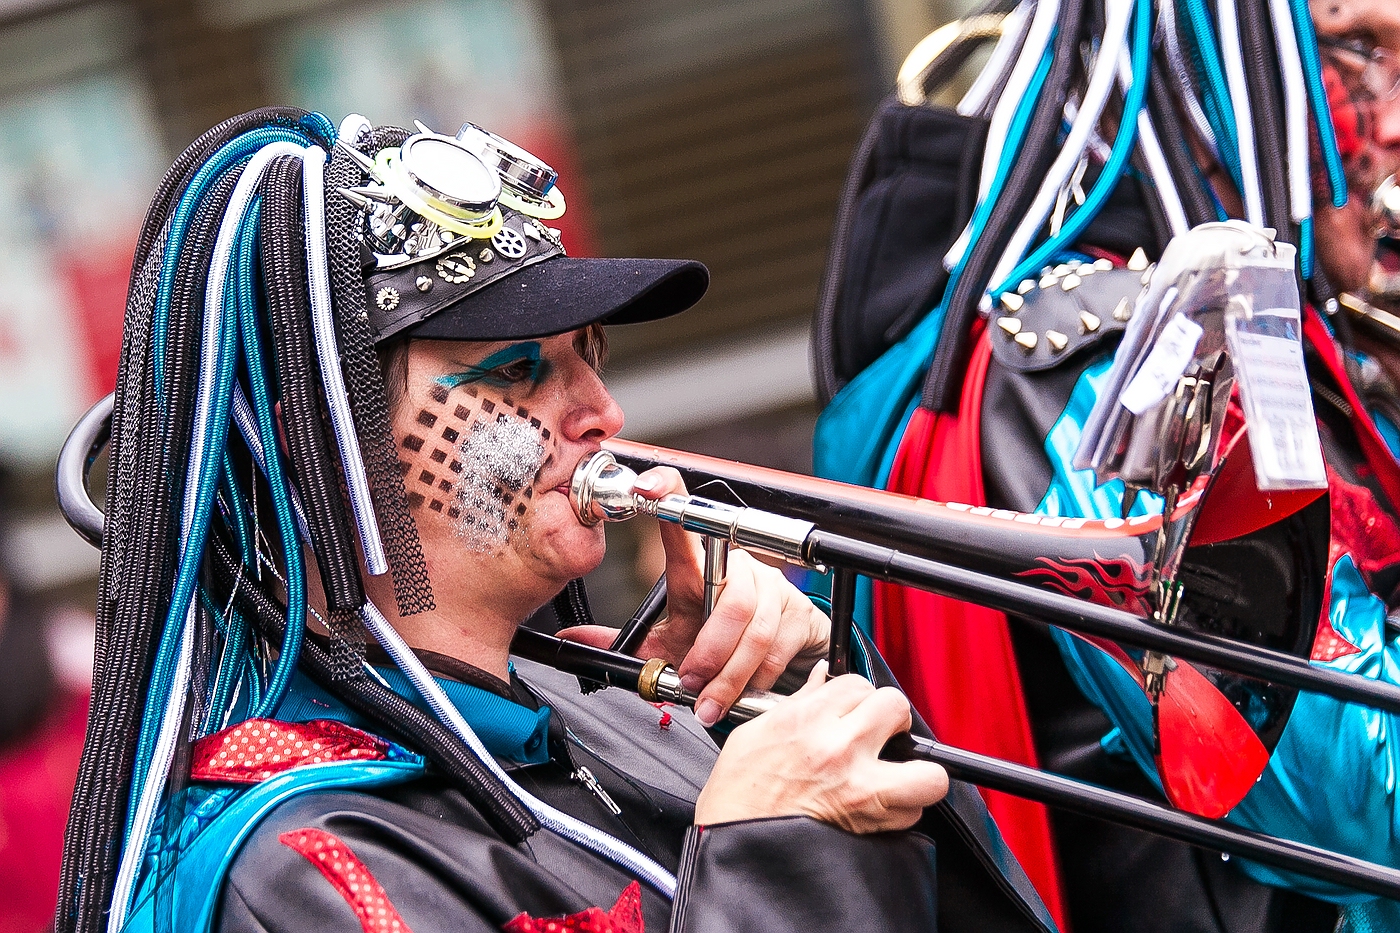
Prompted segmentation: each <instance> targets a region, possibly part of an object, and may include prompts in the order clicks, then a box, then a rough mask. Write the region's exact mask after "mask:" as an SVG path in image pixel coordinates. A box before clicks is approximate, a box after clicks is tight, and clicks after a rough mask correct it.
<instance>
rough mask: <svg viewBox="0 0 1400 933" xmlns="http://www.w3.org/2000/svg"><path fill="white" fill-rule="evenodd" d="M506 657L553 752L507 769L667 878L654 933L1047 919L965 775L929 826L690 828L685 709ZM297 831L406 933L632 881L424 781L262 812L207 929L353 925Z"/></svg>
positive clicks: (692, 780) (481, 920) (692, 787)
mask: <svg viewBox="0 0 1400 933" xmlns="http://www.w3.org/2000/svg"><path fill="white" fill-rule="evenodd" d="M516 666H517V671H518V673H519V674H520V679H519V680H518V681H517V682H516V683H515V684H514V685H513V686H514V688H515V689H516V690H517V691H519V690H521V689H525V690H528V693H529V696H520V695H519V694H518V693H517V697H518V698H520V699H523V700H526V701H527V702H528V701H531V700H533V701H534V702H541V703H547V704H548V705H549V706H550V707H551V709H552V710H553V716H552V717H551V736H550V752H551V761H550V762H549V763H548V764H545V765H538V766H531V767H523V768H517V769H515V771H514V772H513V774H512V776H513V777H514V778H515V779H516V780H517V781H519V782H520V783H521V785H522V786H524V787H525V788H526V789H528V790H529V791H530V792H531V793H534V794H536V795H537V796H539V797H541V798H542V799H544V800H546V801H547V802H549V803H550V804H552V805H553V806H556V807H558V808H560V809H562V810H565V811H566V812H568V813H570V814H572V815H574V816H575V817H577V818H579V819H582V820H585V821H587V822H589V823H591V824H593V825H595V826H597V827H599V828H601V829H604V830H606V831H607V832H609V833H611V834H613V835H614V836H616V837H618V838H619V839H622V840H623V841H626V842H628V843H630V844H631V845H633V846H636V847H637V848H639V849H641V850H642V851H644V852H646V853H647V854H648V855H650V856H651V857H652V858H654V859H656V860H657V861H658V862H660V863H661V864H663V865H666V866H667V867H668V868H669V869H671V870H673V871H675V872H676V873H677V874H678V877H679V878H680V883H681V888H680V893H679V895H678V897H677V899H676V909H675V911H674V912H673V911H672V906H671V904H670V903H668V902H667V901H666V900H665V899H664V898H663V897H662V896H661V895H659V894H658V893H657V892H655V891H653V890H651V889H650V888H648V887H646V886H645V885H643V886H642V907H643V913H644V915H645V921H646V928H647V929H648V930H652V931H659V930H663V929H671V930H674V931H697V933H699V931H703V933H721V931H739V930H765V931H778V933H782V931H792V933H799V931H802V933H805V931H809V930H850V929H857V928H863V929H872V930H891V931H903V930H910V931H913V930H922V931H932V930H937V929H941V930H945V931H968V933H972V931H993V933H996V931H1017V933H1020V931H1033V930H1043V929H1045V927H1044V926H1042V925H1041V924H1038V923H1036V922H1033V921H1032V920H1031V917H1032V916H1033V915H1034V913H1035V910H1034V908H1031V907H1029V906H1027V905H1026V904H1025V903H1023V902H1021V901H1020V898H1019V895H1018V894H1017V893H1016V892H1017V891H1018V889H1019V890H1026V889H1025V888H1021V887H1019V886H1021V885H1024V876H1023V875H1021V874H1020V872H1019V868H1016V867H1014V863H1013V866H1012V869H1011V870H1012V875H1013V878H1011V879H1008V878H1007V877H1006V876H1004V875H1002V874H1001V872H1000V871H999V870H998V869H997V868H996V867H995V866H996V864H997V863H996V860H995V858H994V857H993V856H992V855H991V854H990V853H989V852H987V851H986V850H985V848H981V849H980V850H979V847H984V846H985V844H986V842H987V840H988V838H989V837H988V832H989V830H988V827H987V824H988V822H989V821H987V820H986V811H985V810H984V809H982V808H981V806H980V801H979V800H977V799H976V792H975V791H974V790H972V789H971V788H969V787H967V786H965V785H955V786H954V790H953V794H951V795H950V798H949V801H947V802H946V803H945V804H941V805H940V806H939V807H938V808H934V810H931V811H930V813H929V815H928V816H927V817H926V818H925V821H924V823H923V824H921V826H920V829H921V830H923V829H927V830H928V832H927V833H925V832H910V833H890V834H880V835H872V836H855V835H852V834H850V833H847V832H844V831H843V830H840V829H837V828H835V827H832V826H828V825H825V824H822V823H818V822H816V821H814V820H811V819H807V818H802V817H792V818H782V819H773V820H756V821H749V822H742V823H730V824H722V825H716V826H709V827H705V828H704V829H703V830H695V829H693V828H692V827H691V821H692V818H693V814H694V801H695V797H696V795H697V794H698V793H699V790H700V788H701V787H702V786H703V784H704V781H705V780H706V778H707V777H708V775H709V771H710V768H711V766H712V765H713V762H714V758H715V755H716V754H717V753H718V750H717V748H716V746H715V745H714V743H713V742H712V741H711V739H710V736H709V735H708V734H707V733H706V732H705V730H704V729H702V728H701V727H700V726H699V724H698V723H697V722H696V721H695V719H694V717H693V716H691V715H690V713H689V712H688V711H684V710H681V709H675V708H672V709H671V710H669V712H670V713H671V720H670V722H669V725H668V728H665V729H662V728H661V727H660V716H661V712H660V711H658V710H657V709H656V708H655V707H653V706H652V705H650V704H648V703H644V702H642V701H641V700H639V699H638V698H637V697H635V696H632V695H627V694H623V693H621V692H620V691H618V690H605V691H602V692H600V693H596V694H593V695H591V696H587V697H584V696H581V695H580V694H579V692H578V687H577V682H576V681H575V680H574V678H572V677H569V676H567V675H564V674H560V673H558V672H556V671H552V670H549V669H547V668H542V667H540V666H538V665H535V664H532V663H530V662H523V661H518V660H517V662H516ZM579 766H584V767H586V768H588V769H589V771H591V772H592V773H593V775H595V776H596V778H597V780H598V782H599V783H600V784H602V786H603V787H604V788H605V789H606V792H607V794H608V796H609V797H611V798H612V799H613V800H614V801H615V802H616V803H617V805H618V807H619V808H620V809H621V811H622V813H621V815H620V816H617V815H614V814H612V813H611V812H610V811H609V810H608V809H607V808H606V807H605V806H604V804H603V802H602V801H601V799H600V798H598V797H597V796H596V795H594V794H593V793H592V792H591V791H589V790H587V789H586V788H585V787H584V786H583V785H582V784H580V783H579V782H578V781H577V780H574V779H573V778H572V777H571V774H572V773H573V772H574V771H575V770H576V769H577V768H578V767H579ZM973 824H980V825H973ZM304 827H313V828H318V829H322V830H325V831H326V832H329V833H332V834H334V835H335V836H337V837H338V838H340V839H342V840H343V841H344V842H345V843H346V844H347V845H348V846H349V847H350V849H351V850H352V851H353V852H354V853H355V855H356V856H357V857H358V858H359V859H360V860H361V861H362V862H364V863H365V865H366V866H367V867H368V868H369V870H370V871H371V872H372V873H373V875H374V876H375V878H376V880H377V881H378V882H379V884H380V885H382V887H383V888H384V890H385V892H386V894H387V895H388V897H389V899H390V900H391V901H392V902H393V904H394V906H395V907H396V909H397V910H398V911H399V913H400V915H401V916H402V917H403V919H404V921H405V922H406V923H407V924H408V926H409V927H410V928H412V929H413V930H415V931H418V933H423V931H425V930H427V931H430V930H448V929H450V930H454V931H455V930H461V931H472V930H500V929H501V927H502V925H503V924H505V923H507V922H508V921H510V920H511V919H512V918H513V917H515V916H517V915H518V914H519V913H521V912H522V911H525V912H528V913H529V914H530V915H531V916H532V917H535V918H544V917H560V916H565V915H568V914H573V913H577V912H579V911H582V910H585V909H587V908H588V907H592V906H597V907H601V908H603V909H604V910H607V909H608V908H609V907H611V906H612V904H613V903H614V902H615V901H616V900H617V898H618V896H619V894H620V893H621V892H622V891H623V889H624V888H626V887H627V885H628V884H630V883H631V882H632V880H633V879H632V878H631V877H630V876H629V875H628V874H627V873H626V872H624V871H623V870H621V869H619V868H618V867H617V866H615V865H614V864H612V863H611V862H609V861H606V860H604V859H601V858H599V857H597V856H595V855H593V854H591V853H589V852H586V851H584V850H583V849H581V848H579V847H578V846H575V845H574V844H572V843H570V842H567V841H565V840H563V839H561V838H559V837H557V836H555V835H553V834H552V833H549V832H546V831H541V832H538V833H536V834H534V835H533V836H531V837H530V838H529V839H527V840H526V841H525V842H523V843H521V844H519V845H510V844H508V843H506V842H504V841H503V840H501V839H500V837H499V836H498V835H497V834H495V833H494V832H493V831H492V830H491V828H490V826H489V824H487V823H486V821H485V820H483V819H482V818H481V816H480V815H479V814H478V813H477V811H476V810H475V809H474V808H472V807H471V806H470V805H469V804H468V803H467V802H466V800H465V798H463V797H462V796H461V795H460V794H459V793H458V792H456V791H455V790H453V789H452V788H451V787H450V786H448V785H447V784H446V783H445V782H443V781H441V780H439V779H437V778H436V777H434V776H432V775H428V776H425V777H423V778H421V779H418V780H416V781H413V782H410V783H407V784H402V785H398V786H395V787H389V788H385V789H382V790H380V791H378V792H376V793H373V794H370V793H359V792H344V791H335V792H322V793H314V794H308V795H306V796H303V797H298V798H294V799H293V800H291V801H289V802H287V803H285V804H283V805H282V806H280V807H277V808H276V809H274V810H273V811H272V813H271V814H270V815H269V816H268V817H267V818H266V819H265V820H263V821H262V822H261V823H260V824H259V826H258V827H257V829H256V830H255V831H254V832H253V833H252V835H251V836H250V838H249V840H248V841H247V843H246V844H245V845H244V847H243V848H242V850H241V852H240V853H239V855H238V857H237V858H236V860H235V861H234V863H233V865H232V868H231V870H230V873H229V876H228V880H227V883H226V885H225V891H224V896H223V899H222V904H221V907H220V910H219V916H218V921H217V924H216V928H217V929H219V930H221V931H223V933H273V931H279V933H280V931H287V933H292V931H297V933H318V931H326V933H330V931H337V933H340V931H344V933H352V931H356V930H359V929H360V923H359V920H358V919H357V918H356V916H355V914H354V913H353V911H352V910H351V908H350V907H349V906H348V905H347V904H346V902H345V901H344V899H343V898H342V897H341V896H340V894H339V893H338V892H337V891H336V890H335V889H334V888H333V887H332V886H331V885H330V884H329V883H328V882H327V881H326V879H325V878H324V877H323V876H322V875H321V873H320V872H319V870H318V869H316V868H315V867H314V866H312V865H311V863H310V862H308V861H307V860H306V859H305V858H304V857H303V856H301V855H300V854H298V853H297V852H295V851H293V850H292V849H291V848H289V847H287V846H286V845H283V844H282V843H281V842H279V841H278V835H279V834H281V833H282V832H285V831H288V830H293V829H301V828H304ZM935 839H937V842H935ZM945 840H946V842H945ZM1030 896H1031V897H1032V898H1033V897H1034V895H1033V894H1031V895H1030ZM1036 906H1037V907H1038V906H1039V904H1038V901H1037V902H1036ZM1040 910H1042V911H1043V908H1040Z"/></svg>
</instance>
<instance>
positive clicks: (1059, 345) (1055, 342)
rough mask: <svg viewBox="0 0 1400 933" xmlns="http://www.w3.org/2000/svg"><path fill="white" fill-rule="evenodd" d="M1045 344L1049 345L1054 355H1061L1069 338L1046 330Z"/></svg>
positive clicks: (1067, 344)
mask: <svg viewBox="0 0 1400 933" xmlns="http://www.w3.org/2000/svg"><path fill="white" fill-rule="evenodd" d="M1045 342H1046V343H1048V344H1050V349H1052V350H1054V351H1055V352H1056V353H1061V352H1063V351H1064V349H1065V347H1067V346H1069V337H1068V336H1066V335H1065V334H1062V333H1060V332H1059V331H1057V330H1047V331H1046V332H1045Z"/></svg>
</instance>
